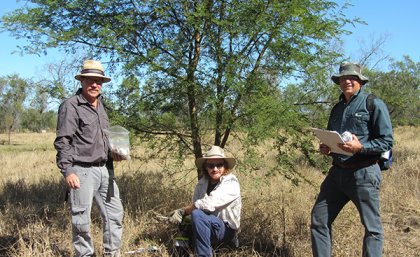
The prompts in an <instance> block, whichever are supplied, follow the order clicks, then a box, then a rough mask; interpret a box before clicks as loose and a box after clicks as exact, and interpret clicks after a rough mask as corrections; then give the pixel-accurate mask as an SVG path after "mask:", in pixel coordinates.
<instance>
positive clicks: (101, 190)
mask: <svg viewBox="0 0 420 257" xmlns="http://www.w3.org/2000/svg"><path fill="white" fill-rule="evenodd" d="M75 78H76V79H77V80H79V81H80V82H81V85H82V88H80V89H79V90H78V91H77V93H76V95H74V96H72V97H70V98H69V99H67V100H65V101H64V102H63V103H62V104H61V105H60V108H59V111H58V122H57V131H56V132H57V137H56V139H55V141H54V146H55V149H56V150H57V166H58V167H59V168H60V170H61V173H62V174H63V176H64V177H65V181H66V184H67V186H68V187H69V188H70V194H69V202H70V213H71V220H72V233H73V245H74V248H75V253H76V254H75V255H76V256H93V255H94V253H95V251H94V247H93V242H92V238H91V236H90V223H91V218H90V214H91V208H92V203H93V199H95V202H96V204H97V206H98V208H99V210H100V212H101V216H102V219H103V243H104V255H105V256H120V247H121V236H122V219H123V206H122V203H121V200H120V197H119V190H118V186H117V185H116V183H115V182H114V179H113V170H112V169H113V167H112V159H113V160H115V161H119V160H121V158H120V157H119V156H118V155H115V154H111V152H110V146H109V140H108V135H107V134H106V133H105V130H106V129H107V128H108V127H109V121H108V116H107V113H106V111H105V108H104V105H103V103H102V96H101V95H100V92H101V87H102V84H103V83H106V82H109V81H111V79H110V78H109V77H106V76H105V75H104V69H103V67H102V64H101V63H100V62H99V61H94V60H86V61H85V62H84V64H83V69H82V71H81V73H80V74H78V75H76V76H75ZM109 164H111V165H109ZM112 195H113V197H110V196H112Z"/></svg>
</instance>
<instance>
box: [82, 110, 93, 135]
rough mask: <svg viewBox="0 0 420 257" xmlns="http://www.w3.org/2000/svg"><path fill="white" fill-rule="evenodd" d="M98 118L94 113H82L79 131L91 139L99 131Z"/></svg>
mask: <svg viewBox="0 0 420 257" xmlns="http://www.w3.org/2000/svg"><path fill="white" fill-rule="evenodd" d="M96 121H97V116H96V115H95V114H93V113H81V114H80V122H79V129H80V130H81V132H82V134H83V135H85V136H88V137H90V136H91V135H93V134H94V133H96V130H97V124H96Z"/></svg>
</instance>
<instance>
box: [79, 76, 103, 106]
mask: <svg viewBox="0 0 420 257" xmlns="http://www.w3.org/2000/svg"><path fill="white" fill-rule="evenodd" d="M81 83H82V94H83V96H84V97H85V98H86V99H87V100H88V101H89V102H93V101H95V100H96V98H97V97H98V96H99V94H100V93H101V88H102V83H103V79H102V78H97V77H86V78H83V79H82V80H81Z"/></svg>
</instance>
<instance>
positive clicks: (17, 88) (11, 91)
mask: <svg viewBox="0 0 420 257" xmlns="http://www.w3.org/2000/svg"><path fill="white" fill-rule="evenodd" d="M28 88H29V87H28V82H27V81H26V80H24V79H22V78H19V76H18V75H9V76H6V77H1V78H0V120H1V123H0V124H1V125H0V129H1V130H4V131H6V132H7V133H8V135H9V144H10V142H11V133H12V131H14V130H15V129H16V128H17V127H18V126H19V122H20V116H21V114H22V112H23V109H24V108H23V104H24V101H25V99H26V96H27V94H26V92H27V89H28Z"/></svg>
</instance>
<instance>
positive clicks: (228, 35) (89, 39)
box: [1, 0, 420, 180]
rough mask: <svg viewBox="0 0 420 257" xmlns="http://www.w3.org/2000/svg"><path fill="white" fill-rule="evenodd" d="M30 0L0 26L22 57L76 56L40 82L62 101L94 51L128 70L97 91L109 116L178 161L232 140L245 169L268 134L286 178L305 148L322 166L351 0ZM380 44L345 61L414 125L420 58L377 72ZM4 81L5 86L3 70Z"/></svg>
mask: <svg viewBox="0 0 420 257" xmlns="http://www.w3.org/2000/svg"><path fill="white" fill-rule="evenodd" d="M27 2H28V4H27V5H26V6H25V7H23V8H21V9H18V10H15V11H13V12H12V13H9V14H7V15H5V16H3V17H2V19H1V29H2V30H7V31H9V32H11V33H12V34H13V35H14V36H15V37H16V38H25V39H26V40H27V42H28V44H27V45H25V46H23V47H22V51H23V52H25V53H42V51H44V50H45V49H47V48H60V49H63V50H64V52H65V53H66V54H67V55H77V56H78V57H79V60H76V62H74V61H72V62H71V63H69V64H64V63H62V64H59V65H57V66H55V67H54V68H52V69H51V73H52V74H53V75H54V76H51V78H50V79H48V80H44V81H41V82H40V83H38V84H37V85H39V87H37V88H39V90H40V91H39V94H40V95H42V94H44V95H47V96H48V99H49V100H48V101H56V102H60V101H61V100H62V99H63V98H65V97H67V96H69V95H70V94H72V93H73V92H74V88H75V84H74V79H73V76H74V74H76V73H77V71H78V70H79V67H80V64H81V62H82V60H83V59H86V58H95V59H100V60H102V61H103V62H105V63H106V64H107V66H108V68H109V69H110V70H111V71H113V72H114V74H113V75H115V76H119V77H121V78H123V79H122V81H121V82H118V84H113V85H111V86H109V87H107V86H104V88H103V89H104V91H105V95H107V96H108V99H107V106H108V107H109V109H110V118H111V120H112V122H114V123H118V124H120V125H123V126H125V127H127V128H129V129H130V130H131V131H132V132H133V134H134V135H138V136H141V138H142V139H143V140H144V141H147V142H150V143H151V144H153V147H156V148H167V149H172V150H173V151H170V152H172V153H173V155H174V156H173V157H175V158H179V159H183V158H184V157H185V156H186V155H190V154H193V155H194V157H200V156H201V155H202V150H203V149H206V148H207V146H208V145H210V144H216V145H220V146H222V147H225V148H227V149H228V150H229V141H231V140H233V139H238V140H241V141H242V142H244V143H245V145H246V146H249V147H247V152H246V154H247V156H246V157H247V158H244V160H247V161H246V163H244V165H251V167H256V166H258V165H259V163H261V162H263V160H261V159H262V158H260V157H259V156H257V155H256V154H255V153H254V152H253V151H252V149H253V147H252V146H254V145H257V144H259V143H260V142H262V141H265V140H273V141H274V143H273V144H272V147H273V150H275V151H276V152H277V159H278V164H279V165H278V168H277V169H276V171H278V172H281V173H283V174H285V175H287V176H291V177H292V178H293V179H297V180H298V179H299V174H293V172H294V167H295V164H296V161H298V160H300V159H301V158H302V154H303V156H304V157H305V158H304V160H305V161H309V162H310V163H311V164H313V165H320V163H323V160H322V159H321V160H318V159H317V158H320V157H319V156H318V155H315V149H314V147H313V145H312V139H313V137H312V135H310V134H309V133H308V131H307V128H308V127H325V123H326V118H327V117H328V114H329V110H330V108H331V106H332V105H333V104H334V103H335V102H336V101H337V99H338V95H339V90H338V88H337V87H336V86H335V85H334V84H333V83H332V82H331V80H330V76H331V75H332V74H333V73H336V72H337V67H338V64H339V63H340V62H342V61H344V60H349V58H348V57H346V56H344V54H343V51H342V49H341V45H342V42H341V41H340V36H341V35H343V34H345V33H350V32H349V31H347V30H345V26H346V25H349V24H355V23H360V22H362V21H360V20H359V19H357V18H356V19H349V18H347V17H346V16H345V15H344V12H343V11H344V10H345V9H346V8H347V7H348V6H347V4H345V5H343V6H340V5H338V4H337V3H335V2H332V1H325V0H322V1H315V0H305V1H286V0H284V1H283V0H281V1H270V0H257V1H237V0H225V1H214V0H200V1H188V0H171V1H169V0H142V1H140V0H131V1H125V0H106V1H105V0H95V1H88V2H87V1H82V0H66V1H64V0H56V1H39V0H37V1H35V0H32V1H27ZM381 43H383V42H379V43H377V44H376V45H375V44H374V45H372V47H371V48H369V49H365V52H362V53H361V56H360V57H359V60H355V59H354V57H353V58H351V59H350V60H352V61H359V62H361V63H362V64H364V65H365V66H366V67H367V70H366V74H367V75H368V76H369V78H370V82H369V84H368V85H369V86H368V87H367V88H366V89H367V90H369V91H371V92H373V93H375V94H376V95H377V96H378V97H380V98H382V99H383V100H384V101H385V102H386V103H387V104H388V108H389V109H390V112H391V117H392V119H393V123H394V126H397V125H418V123H419V115H418V113H419V106H420V105H419V80H420V73H419V71H420V67H419V64H418V63H414V62H413V61H412V60H411V59H410V57H408V56H405V57H403V60H402V61H396V60H392V61H391V68H390V71H387V72H383V71H378V70H375V68H374V66H372V65H369V64H370V63H373V62H374V61H375V60H372V58H374V57H375V54H377V53H378V50H377V49H378V46H380V44H381ZM70 71H71V72H70ZM6 80H7V81H9V82H8V83H9V85H10V77H9V78H6ZM8 83H6V85H7V84H8ZM76 87H77V86H76ZM2 91H3V90H2ZM37 94H38V93H35V94H34V93H33V95H37ZM23 95H28V93H25V92H23ZM2 97H3V96H2ZM35 98H36V99H38V100H40V98H39V97H35ZM19 101H21V100H18V102H19ZM2 102H3V101H2ZM19 108H21V107H19ZM19 108H18V106H17V107H16V109H19ZM31 108H32V107H31ZM20 110H21V109H20ZM2 113H6V112H4V111H3V109H2ZM9 127H10V126H9ZM12 128H13V126H12ZM9 131H10V130H9ZM157 135H159V140H156V136H157ZM209 137H211V139H210V140H209ZM317 156H318V157H317ZM180 165H181V164H180ZM291 174H292V175H291Z"/></svg>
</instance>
